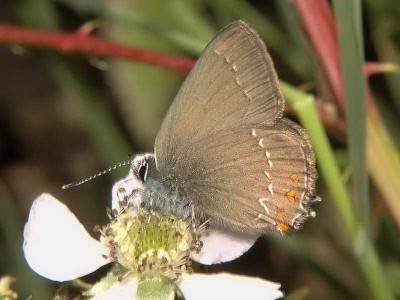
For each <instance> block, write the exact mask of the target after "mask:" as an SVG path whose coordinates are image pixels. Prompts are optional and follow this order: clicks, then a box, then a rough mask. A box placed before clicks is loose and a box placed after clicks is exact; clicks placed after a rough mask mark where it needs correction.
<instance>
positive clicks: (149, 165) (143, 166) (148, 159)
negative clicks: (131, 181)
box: [131, 153, 157, 184]
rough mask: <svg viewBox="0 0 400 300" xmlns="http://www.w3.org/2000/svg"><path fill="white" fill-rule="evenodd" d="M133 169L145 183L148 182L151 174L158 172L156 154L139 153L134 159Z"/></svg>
mask: <svg viewBox="0 0 400 300" xmlns="http://www.w3.org/2000/svg"><path fill="white" fill-rule="evenodd" d="M131 170H132V172H133V174H134V175H135V176H136V177H137V178H138V179H139V180H140V181H141V182H143V183H145V184H146V183H147V180H148V178H149V177H150V176H154V175H155V174H156V173H157V169H156V163H155V158H154V154H152V153H144V154H138V155H136V156H135V157H134V158H133V159H132V164H131Z"/></svg>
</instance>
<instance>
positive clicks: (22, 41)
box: [0, 26, 195, 73]
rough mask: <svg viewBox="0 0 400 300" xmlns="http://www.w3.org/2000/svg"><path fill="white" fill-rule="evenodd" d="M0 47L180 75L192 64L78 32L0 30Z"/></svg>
mask: <svg viewBox="0 0 400 300" xmlns="http://www.w3.org/2000/svg"><path fill="white" fill-rule="evenodd" d="M0 43H15V44H19V45H27V46H35V47H39V48H50V49H54V50H58V51H61V52H66V53H79V54H85V55H93V56H109V57H119V58H125V59H131V60H136V61H139V62H142V63H147V64H151V65H154V66H159V67H163V68H166V69H170V70H175V71H179V72H183V73H188V72H189V71H190V69H191V68H192V67H193V65H194V63H195V61H194V60H193V59H190V58H186V57H177V56H172V55H168V54H163V53H157V52H153V51H149V50H145V49H139V48H136V47H132V46H124V45H121V44H117V43H114V42H109V41H106V40H103V39H100V38H97V37H93V36H90V35H82V34H80V33H79V32H76V33H57V32H48V31H43V30H36V29H27V28H24V27H20V26H0Z"/></svg>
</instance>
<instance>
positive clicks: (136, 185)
mask: <svg viewBox="0 0 400 300" xmlns="http://www.w3.org/2000/svg"><path fill="white" fill-rule="evenodd" d="M143 189H144V185H143V183H142V181H140V180H139V179H138V178H137V177H136V176H135V175H134V173H133V171H132V170H131V171H130V172H129V174H128V176H126V177H125V178H123V179H121V180H119V181H117V182H116V183H114V185H113V188H112V203H111V207H112V209H116V210H119V209H120V207H119V204H118V203H119V202H121V201H122V200H123V199H124V197H125V196H128V197H129V196H130V195H134V194H133V191H135V190H143ZM129 202H133V203H134V207H139V205H140V203H141V202H142V200H141V197H140V193H136V194H135V196H134V197H130V199H129Z"/></svg>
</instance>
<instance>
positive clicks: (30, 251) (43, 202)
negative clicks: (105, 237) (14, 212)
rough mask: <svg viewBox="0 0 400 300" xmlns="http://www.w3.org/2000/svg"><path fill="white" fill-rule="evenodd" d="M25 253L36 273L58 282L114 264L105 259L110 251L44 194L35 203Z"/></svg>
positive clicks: (27, 226) (52, 198)
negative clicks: (103, 255)
mask: <svg viewBox="0 0 400 300" xmlns="http://www.w3.org/2000/svg"><path fill="white" fill-rule="evenodd" d="M23 251H24V255H25V259H26V260H27V262H28V264H29V266H30V267H31V268H32V270H34V271H35V272H36V273H38V274H40V275H42V276H44V277H47V278H49V279H51V280H55V281H66V280H72V279H75V278H78V277H81V276H83V275H86V274H88V273H91V272H93V271H94V270H96V269H98V268H99V267H101V266H103V265H105V264H107V263H109V262H110V260H109V259H105V258H103V257H102V254H106V255H107V254H109V249H108V248H107V247H106V246H104V245H102V244H101V243H100V242H98V241H97V240H95V239H93V238H92V237H91V236H90V235H89V234H88V232H87V231H86V230H85V228H84V227H83V225H82V224H81V223H80V222H79V221H78V219H77V218H76V217H75V215H74V214H73V213H72V212H71V211H70V210H69V209H68V207H66V206H65V205H64V204H62V203H61V202H60V201H58V200H57V199H56V198H54V197H53V196H51V195H50V194H42V195H40V196H39V197H38V198H36V200H35V201H34V202H33V204H32V207H31V211H30V213H29V219H28V223H27V224H26V225H25V230H24V245H23Z"/></svg>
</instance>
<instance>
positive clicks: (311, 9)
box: [293, 0, 346, 116]
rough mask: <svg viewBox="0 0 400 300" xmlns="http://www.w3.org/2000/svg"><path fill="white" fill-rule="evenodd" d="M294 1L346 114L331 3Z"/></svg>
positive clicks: (320, 0)
mask: <svg viewBox="0 0 400 300" xmlns="http://www.w3.org/2000/svg"><path fill="white" fill-rule="evenodd" d="M293 3H294V5H295V6H296V7H297V10H298V12H299V14H300V16H301V19H302V21H303V25H304V27H305V29H306V32H307V34H308V35H309V37H310V41H311V43H312V45H313V47H314V49H315V52H316V54H317V57H318V58H319V60H320V62H321V65H322V67H323V69H324V71H325V74H326V76H327V79H328V82H329V83H330V85H331V88H332V92H333V94H334V96H335V100H336V102H337V105H338V109H339V111H340V113H341V115H342V116H345V110H346V109H345V102H344V87H343V80H342V71H341V68H340V56H339V43H338V40H337V34H336V26H335V20H334V17H333V14H332V10H331V8H330V6H329V3H328V2H327V1H326V0H294V2H293Z"/></svg>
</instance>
